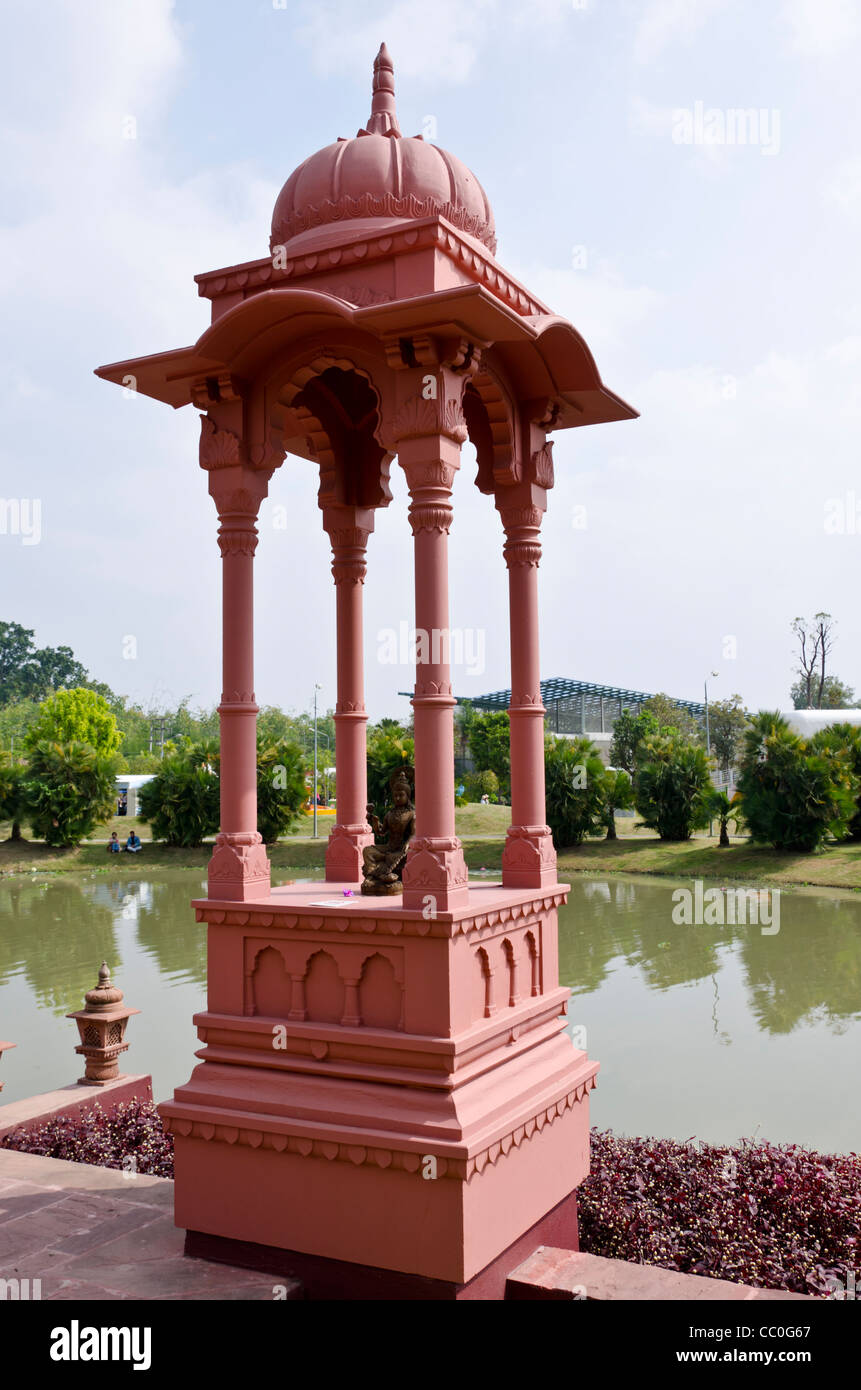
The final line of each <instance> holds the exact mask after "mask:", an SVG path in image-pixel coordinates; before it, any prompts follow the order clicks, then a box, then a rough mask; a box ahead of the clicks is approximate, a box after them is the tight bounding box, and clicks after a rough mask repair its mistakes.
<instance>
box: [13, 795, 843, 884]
mask: <svg viewBox="0 0 861 1390" xmlns="http://www.w3.org/2000/svg"><path fill="white" fill-rule="evenodd" d="M509 817H510V810H509V808H508V807H507V806H478V805H469V806H459V807H458V808H457V811H456V815H455V820H456V827H457V833H458V835H459V836H460V837H461V839H462V841H463V847H464V853H465V856H466V862H467V864H468V865H469V867H470V869H474V870H477V869H490V870H496V871H498V870H499V869H500V867H501V864H502V848H503V841H504V839H505V829H506V826H507V825H508V822H509ZM331 821H332V818H331V817H325V818H324V817H322V816H320V817H318V830H319V836H318V838H317V839H316V840H314V839H313V838H311V817H310V816H308V817H306V818H305V820H304V822H303V823H300V825H299V828H298V830H297V832H296V833H294V834H293V835H290V836H287V837H285V838H284V839H282V840H280V841H279V842H278V844H277V845H271V846H270V847H269V858H270V860H271V862H272V869H273V875H274V878H275V881H276V882H283V881H284V879H285V878H289V877H291V876H293V874H294V873H295V874H296V876H306V875H314V874H319V873H320V871H321V870H322V868H323V863H324V855H325V849H326V838H327V836H328V833H329V828H330V826H331ZM617 825H618V833H619V836H620V838H619V839H618V840H616V841H612V840H611V841H607V840H589V841H587V843H586V844H583V845H580V846H578V847H577V848H575V849H566V850H562V851H561V852H560V854H559V877H560V878H561V879H563V880H564V879H566V878H570V876H571V875H572V874H577V873H610V872H612V873H626V874H654V875H663V876H664V877H670V878H716V879H719V880H722V881H727V882H728V881H735V882H744V883H749V884H752V885H753V884H763V885H769V884H774V885H778V884H785V885H791V884H798V885H804V884H808V885H811V886H813V887H821V888H848V889H853V888H857V889H861V845H847V844H843V845H830V846H828V847H826V848H825V849H824V850H822V851H820V853H818V854H785V853H780V852H778V851H777V850H771V849H765V848H759V847H756V846H753V845H751V844H750V843H749V842H748V841H747V840H745V839H743V838H736V839H734V840H733V843H732V844H731V845H730V847H729V849H721V848H720V847H719V846H718V843H717V837H716V836H713V837H711V838H709V837H707V836H697V837H696V838H694V839H692V840H689V841H687V842H686V843H684V844H663V843H662V842H661V841H660V840H659V839H657V838H656V837H655V836H654V835H653V834H652V833H651V832H649V831H643V830H640V831H637V830H635V829H634V822H633V820H632V819H631V818H630V817H624V818H623V817H620V818H619V819H618V821H617ZM132 826H134V827H135V829H136V830H137V833H138V834H139V836H140V838H141V840H142V841H143V844H144V848H143V850H142V851H141V853H140V854H139V855H130V854H119V855H110V856H109V855H108V853H107V850H106V848H105V845H106V842H107V840H108V838H109V837H110V833H111V831H112V830H116V831H117V834H118V835H119V837H120V840H121V841H124V840H125V838H126V836H127V835H128V833H129V830H130V828H131V827H132ZM10 828H11V827H10V826H9V825H8V824H5V825H0V875H3V874H14V873H30V872H32V871H33V870H41V871H43V872H48V873H51V872H54V873H57V872H60V873H62V872H64V871H70V870H85V871H89V872H92V870H93V869H96V870H103V871H105V872H108V871H109V872H111V873H117V872H120V873H128V874H129V875H130V876H134V877H140V874H141V871H142V869H143V868H144V866H148V867H150V868H177V869H184V868H189V869H192V868H193V869H205V868H206V865H207V863H208V861H209V856H210V854H211V852H212V845H211V842H210V843H209V844H204V845H202V846H200V847H199V848H198V849H169V848H168V847H167V846H166V845H162V844H153V843H152V842H151V841H150V840H149V838H148V836H149V833H150V832H149V826H146V825H141V824H140V823H139V822H138V821H137V819H136V818H135V817H132V816H117V817H115V818H114V819H113V820H111V821H109V822H108V823H107V825H105V826H102V827H101V828H100V830H99V831H98V832H97V834H96V835H95V836H93V837H92V838H91V839H90V840H86V841H84V843H83V844H81V845H79V846H77V847H76V848H74V849H66V850H61V849H49V848H48V846H47V845H44V844H42V843H41V842H40V841H31V840H24V841H22V842H19V843H13V842H12V841H11V840H9V839H8V835H9V832H10Z"/></svg>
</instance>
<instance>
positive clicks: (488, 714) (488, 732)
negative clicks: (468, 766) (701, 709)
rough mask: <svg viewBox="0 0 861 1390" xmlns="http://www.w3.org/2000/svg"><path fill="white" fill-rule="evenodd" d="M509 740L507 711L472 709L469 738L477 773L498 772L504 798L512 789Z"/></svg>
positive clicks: (468, 723) (468, 729) (469, 721)
mask: <svg viewBox="0 0 861 1390" xmlns="http://www.w3.org/2000/svg"><path fill="white" fill-rule="evenodd" d="M510 737H511V734H510V724H509V719H508V711H507V710H475V709H473V710H471V712H470V717H469V719H468V722H467V738H468V740H469V751H470V753H471V754H472V758H473V761H474V763H475V770H476V772H486V771H490V772H495V773H496V775H497V777H498V778H499V786H500V790H501V791H502V794H503V796H505V797H507V796H508V795H509V788H510V786H511V745H510Z"/></svg>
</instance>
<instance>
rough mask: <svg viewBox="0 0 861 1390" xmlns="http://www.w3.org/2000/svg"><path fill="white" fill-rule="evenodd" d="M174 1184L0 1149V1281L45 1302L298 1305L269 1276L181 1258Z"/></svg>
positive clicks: (289, 1290) (287, 1288)
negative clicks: (30, 1284) (37, 1288)
mask: <svg viewBox="0 0 861 1390" xmlns="http://www.w3.org/2000/svg"><path fill="white" fill-rule="evenodd" d="M184 1235H185V1233H184V1232H183V1231H179V1230H177V1228H176V1227H175V1226H174V1224H173V1183H172V1182H171V1181H170V1180H169V1179H168V1178H150V1177H143V1176H139V1175H126V1174H124V1173H121V1172H118V1171H117V1170H115V1169H111V1168H94V1167H91V1166H88V1165H86V1164H82V1163H66V1162H64V1161H62V1160H61V1159H56V1158H39V1157H37V1156H35V1155H33V1154H22V1153H16V1152H14V1151H12V1150H9V1149H2V1150H0V1279H7V1280H8V1279H30V1280H33V1279H40V1280H41V1283H42V1287H41V1297H42V1298H43V1299H91V1300H113V1299H135V1298H143V1299H246V1300H252V1299H267V1300H274V1299H277V1298H284V1297H288V1298H295V1297H297V1296H298V1295H299V1292H300V1290H299V1286H298V1285H295V1284H287V1285H285V1284H284V1283H283V1281H282V1283H281V1284H280V1285H279V1284H276V1283H275V1282H274V1281H273V1278H272V1276H271V1275H268V1276H267V1275H263V1274H257V1273H254V1272H253V1271H251V1270H245V1269H234V1268H232V1267H230V1266H227V1265H217V1264H211V1263H209V1262H208V1261H206V1260H196V1259H191V1258H188V1257H187V1256H185V1255H184V1254H183V1241H184Z"/></svg>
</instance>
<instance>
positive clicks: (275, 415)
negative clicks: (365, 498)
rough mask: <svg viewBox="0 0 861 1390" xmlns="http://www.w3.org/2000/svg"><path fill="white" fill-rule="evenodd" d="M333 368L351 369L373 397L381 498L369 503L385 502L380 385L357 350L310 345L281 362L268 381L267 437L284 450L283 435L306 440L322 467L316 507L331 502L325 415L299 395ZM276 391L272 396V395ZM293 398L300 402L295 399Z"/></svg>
mask: <svg viewBox="0 0 861 1390" xmlns="http://www.w3.org/2000/svg"><path fill="white" fill-rule="evenodd" d="M332 368H336V369H337V370H339V371H342V372H350V373H354V374H355V375H356V376H359V377H361V378H362V379H363V380H364V381H366V382H367V383H368V386H369V387H370V390H371V393H372V395H373V397H374V400H375V402H376V410H377V424H376V427H375V429H374V430H373V431H372V433H373V438H374V440H375V441H376V443H377V444H378V445H379V447H380V448H381V449H382V450H383V451H384V452H383V456H382V458H381V460H380V498H379V500H377V501H376V502H369V503H368V504H367V505H369V506H386V505H387V504H388V503H389V502H390V501H391V490H390V488H389V468H390V464H391V460H392V455H391V454H390V453H389V452H388V451H387V450H386V446H385V444H384V442H383V440H382V438H381V436H380V429H381V421H382V416H383V402H382V396H381V393H380V389H379V387H378V385H377V382H376V380H375V378H374V375H373V373H372V371H371V370H370V369H369V368H368V367H366V366H364V365H362V364H361V362H360V361H359V360H357V355H356V354H353V355H351V356H346V355H344V352H343V349H340V350H339V349H329V348H319V347H318V348H313V349H311V350H310V351H308V352H306V353H304V354H303V355H302V356H301V357H300V358H299V359H294V360H293V361H292V362H291V363H290V365H289V366H288V367H286V368H283V369H282V370H281V371H280V372H279V373H277V374H276V376H275V377H274V378H273V379H272V380H270V382H269V383H268V384H267V388H266V394H267V399H269V400H271V404H269V405H268V407H267V426H268V432H269V436H270V439H271V440H272V441H273V443H276V441H277V443H276V447H278V448H280V450H281V452H282V453H283V452H284V450H285V445H284V440H285V439H291V438H293V439H295V438H296V437H297V435H298V436H301V437H302V438H304V439H306V440H307V442H308V457H310V458H312V459H313V460H314V462H316V463H317V465H318V467H319V469H320V488H319V492H318V499H317V500H318V503H319V505H320V507H327V506H332V505H335V504H336V503H337V501H338V498H337V474H338V456H337V452H336V448H335V446H334V444H333V441H332V439H331V438H330V435H329V431H328V430H327V428H326V426H325V424H324V423H323V421H321V420H320V419H319V417H318V416H317V415H315V414H314V413H313V411H312V410H310V409H309V407H308V406H307V405H306V404H305V403H304V402H299V397H300V396H301V395H302V393H303V392H304V391H305V388H306V387H307V386H309V385H310V384H311V383H312V382H313V381H315V380H317V379H318V378H320V377H322V376H323V375H324V374H325V373H326V372H328V371H330V370H331V369H332ZM273 397H274V399H272V398H273ZM297 402H299V403H298V404H297Z"/></svg>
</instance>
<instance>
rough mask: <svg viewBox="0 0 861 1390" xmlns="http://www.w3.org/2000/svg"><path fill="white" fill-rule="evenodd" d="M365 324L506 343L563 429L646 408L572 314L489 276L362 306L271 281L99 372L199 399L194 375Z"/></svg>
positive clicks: (524, 383) (381, 336)
mask: <svg viewBox="0 0 861 1390" xmlns="http://www.w3.org/2000/svg"><path fill="white" fill-rule="evenodd" d="M339 328H340V329H341V330H343V329H353V330H355V329H359V330H363V331H364V332H365V333H366V334H367V335H368V336H369V337H370V338H371V340H376V341H378V342H383V343H385V342H387V341H388V342H391V341H393V340H395V341H396V340H397V339H398V338H401V337H404V336H409V335H410V334H414V333H418V334H421V335H423V336H427V335H432V336H433V335H436V336H438V337H440V338H447V339H451V338H464V339H467V340H469V341H471V342H473V343H476V344H480V345H483V346H490V345H493V347H494V349H495V351H496V352H498V353H499V355H500V357H501V359H502V361H503V363H504V365H505V367H506V370H507V372H508V374H509V376H510V379H511V381H512V382H513V383H514V384H515V385H516V388H517V393H518V396H519V398H520V399H521V400H524V401H525V400H542V399H543V400H544V401H547V400H550V401H553V402H555V404H556V411H555V415H554V419H553V422H552V428H554V429H566V428H571V427H576V426H580V425H593V424H602V423H606V422H608V421H613V420H625V419H634V418H636V415H637V412H636V411H635V410H634V409H633V408H632V407H631V406H629V405H628V404H627V403H626V402H625V401H623V400H622V399H621V397H619V396H617V395H616V394H615V393H614V392H612V391H610V390H608V389H607V387H605V386H604V384H603V382H602V381H601V378H600V376H599V374H598V369H597V366H596V365H595V360H594V358H593V357H592V354H591V352H590V351H589V348H588V347H587V345H586V342H585V340H584V339H583V338H582V336H581V335H580V334H579V333H578V332H577V330H576V329H575V328H574V326H573V324H570V323H569V322H568V321H567V320H566V319H563V318H558V317H555V316H554V315H552V314H549V313H538V314H534V315H530V316H526V315H524V314H522V313H520V312H517V311H514V310H513V309H511V308H510V307H507V306H506V305H504V304H503V303H501V302H500V300H499V298H498V296H496V295H495V294H491V293H489V292H488V291H487V290H486V289H484V288H483V286H481V285H478V284H473V285H458V286H454V287H452V288H451V289H448V290H438V291H435V292H433V293H430V294H427V295H421V296H416V297H412V298H408V299H400V300H393V301H392V302H390V303H387V304H373V305H369V306H368V307H367V308H362V309H359V308H356V307H355V306H354V305H352V304H350V303H348V302H347V301H346V300H342V299H339V298H338V297H337V296H336V295H333V294H331V293H325V292H323V291H322V290H312V289H308V288H306V287H304V286H299V285H296V286H292V287H284V288H271V289H267V290H262V291H261V292H260V293H258V294H254V295H251V296H250V297H249V298H247V299H243V300H242V301H240V303H238V304H235V305H234V306H233V307H232V308H230V309H228V310H227V311H226V312H225V313H224V314H222V315H221V316H220V318H217V319H216V320H215V322H214V323H213V324H211V325H210V327H209V328H207V329H206V331H205V332H204V333H202V334H201V336H200V338H199V339H198V341H197V342H196V343H195V344H194V345H193V346H191V347H187V348H179V349H176V350H175V351H172V352H165V353H157V354H155V355H154V356H150V357H141V358H132V359H129V360H128V361H125V362H115V363H112V364H110V365H108V366H104V367H99V368H97V369H96V376H98V377H101V378H102V379H103V380H106V381H113V382H115V383H116V384H118V385H129V384H130V382H133V383H134V385H133V389H134V390H137V391H140V392H141V393H142V394H143V395H146V396H151V397H152V398H154V399H155V400H161V401H164V402H166V403H167V404H169V405H172V406H174V408H177V407H179V406H182V405H187V404H189V403H191V402H192V401H193V400H194V399H195V384H196V383H200V381H201V380H202V379H207V380H213V381H215V382H216V383H217V382H218V381H219V380H220V379H223V378H227V379H231V378H234V377H236V378H240V379H242V378H245V379H249V380H250V379H252V378H253V377H254V375H255V373H256V372H258V371H259V370H261V369H262V368H263V367H264V366H265V363H266V361H267V360H271V359H272V356H273V354H274V353H276V352H282V351H283V350H284V349H285V348H286V347H287V346H289V344H290V343H291V342H298V341H300V340H301V339H302V338H303V337H307V336H310V335H312V334H315V333H319V332H321V331H328V332H330V333H331V332H332V331H333V330H334V336H333V338H332V345H333V347H335V346H337V333H338V329H339Z"/></svg>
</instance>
